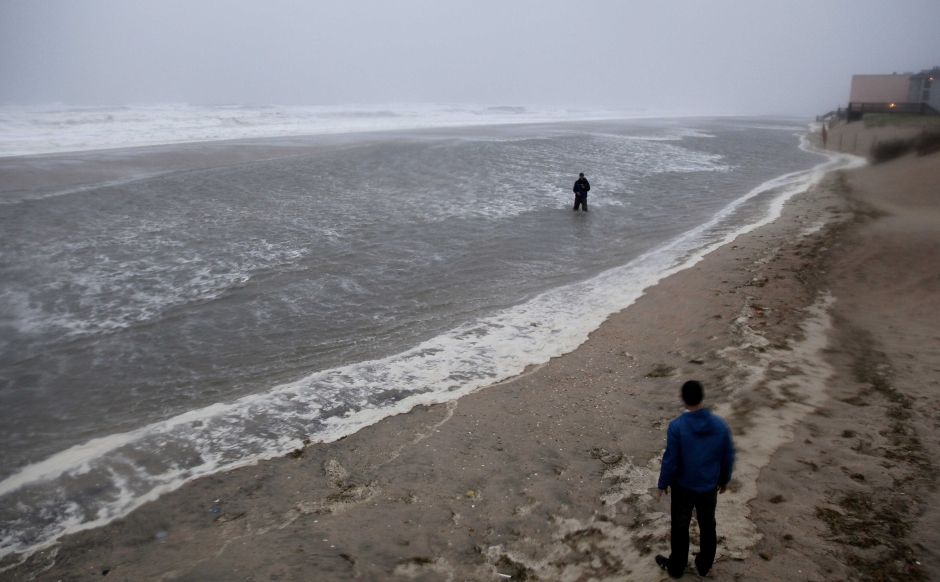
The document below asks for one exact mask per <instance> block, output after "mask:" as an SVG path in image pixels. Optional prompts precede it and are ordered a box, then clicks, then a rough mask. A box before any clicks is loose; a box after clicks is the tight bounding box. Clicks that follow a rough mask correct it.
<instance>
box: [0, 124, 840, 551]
mask: <svg viewBox="0 0 940 582" xmlns="http://www.w3.org/2000/svg"><path fill="white" fill-rule="evenodd" d="M800 147H801V149H804V150H807V144H806V142H805V140H803V142H802V143H801V146H800ZM839 157H840V156H838V155H832V154H830V159H829V160H828V161H826V162H822V163H820V164H817V165H816V166H814V167H812V168H810V169H807V170H801V171H798V172H793V173H790V174H785V175H783V176H778V177H776V178H772V179H770V180H768V181H766V182H764V183H762V184H760V185H758V186H756V187H755V188H753V189H752V190H751V191H749V192H748V193H747V194H746V195H744V196H743V197H741V198H738V199H737V200H735V201H733V202H732V203H730V204H729V205H728V206H726V207H725V208H724V209H723V210H721V211H720V212H719V213H718V214H716V215H715V217H713V218H712V219H711V220H710V221H709V222H707V223H705V224H703V225H701V226H699V227H697V228H695V229H693V230H691V231H689V232H687V233H684V234H682V235H680V236H678V237H677V238H676V239H673V240H672V241H669V242H667V243H666V244H665V245H663V246H662V247H657V249H654V250H653V251H649V252H647V253H646V254H645V255H643V256H641V257H639V258H637V259H635V260H634V261H632V262H631V263H628V264H627V265H623V266H621V267H617V268H614V269H611V270H609V271H605V272H604V273H602V274H600V275H597V276H596V277H595V278H604V277H608V278H609V276H610V274H611V273H613V272H614V271H618V270H619V271H625V272H635V273H636V274H638V275H642V276H643V277H642V278H641V279H640V282H638V283H635V284H631V285H629V286H628V289H626V290H624V291H622V292H621V295H622V296H621V297H619V299H621V300H623V301H624V302H625V303H626V304H627V305H630V304H632V303H633V302H635V301H636V298H637V297H640V296H642V295H643V294H644V293H645V292H646V291H648V290H649V289H651V288H654V287H655V285H656V284H657V282H658V281H661V280H662V279H663V278H665V277H668V276H669V275H670V274H671V273H676V272H680V271H683V270H686V269H688V268H691V267H693V266H694V265H695V264H697V263H698V262H699V261H701V260H702V258H703V257H704V256H705V255H707V254H708V253H710V252H711V251H712V250H714V249H716V248H718V247H720V246H722V245H724V244H726V243H727V242H728V241H730V240H733V239H734V238H736V237H738V236H741V235H743V234H746V233H748V232H751V231H752V230H754V229H755V228H759V227H760V226H761V225H764V224H766V223H768V222H772V221H773V220H774V219H775V217H776V216H777V215H779V212H780V211H781V208H782V207H783V205H784V204H785V202H786V200H787V199H789V197H791V196H792V195H794V193H795V192H797V191H800V190H801V189H805V188H806V187H808V184H809V183H811V182H814V181H818V179H819V178H820V176H821V172H822V171H823V168H824V167H826V166H832V165H834V164H837V163H839V162H838V161H837V160H838V159H839ZM842 157H843V158H845V156H842ZM843 163H844V162H843ZM774 189H777V193H776V194H774V198H773V201H772V203H771V204H770V206H769V208H768V209H767V211H766V214H765V215H764V216H763V217H762V218H760V219H759V220H758V221H757V222H753V223H750V224H747V225H743V226H740V227H737V228H735V230H733V231H731V232H730V233H724V232H722V231H718V232H716V233H715V234H713V235H712V236H711V237H710V238H709V239H708V240H709V241H710V242H708V243H707V244H706V245H705V246H704V247H702V248H698V246H699V244H700V242H701V241H700V242H699V243H695V244H692V245H691V246H689V248H690V249H692V252H691V254H685V253H686V249H684V246H683V245H685V244H686V243H687V242H688V241H693V242H694V241H697V240H698V238H697V236H698V235H697V234H696V233H699V232H700V231H701V232H707V231H708V230H709V228H712V227H714V226H716V225H718V224H720V223H721V217H722V216H724V215H726V214H731V213H732V212H733V209H734V208H737V207H738V206H740V205H741V204H743V203H744V202H745V201H746V200H748V199H750V198H752V197H755V196H758V195H762V194H765V193H767V192H770V191H774ZM716 237H717V238H716ZM686 239H688V241H687V240H686ZM673 247H675V249H679V250H675V249H673V250H670V249H672V248H673ZM659 255H663V257H665V259H666V262H665V263H664V261H663V258H662V257H660V258H657V257H659ZM673 255H675V256H673ZM644 257H647V258H648V259H649V260H648V261H647V262H649V261H650V260H651V261H652V263H653V265H654V266H657V265H658V266H659V269H657V270H655V272H652V271H649V269H646V270H643V269H639V270H637V268H635V265H634V263H636V264H640V263H643V259H644ZM670 257H671V258H670ZM665 264H668V265H669V266H668V267H667V268H665V269H663V268H662V267H663V265H665ZM651 273H652V274H651ZM622 278H623V277H622V276H621V277H620V279H622ZM593 280H594V279H591V280H589V281H588V282H587V284H588V285H589V286H590V284H591V281H593ZM583 284H584V283H579V284H578V285H583ZM566 288H567V287H564V288H561V290H564V289H566ZM643 289H646V291H644V290H643ZM539 297H541V295H540V296H539ZM538 299H539V298H538V297H537V298H535V299H533V300H532V301H538ZM586 303H587V305H586V306H585V307H586V308H587V309H591V308H592V306H591V305H590V304H591V303H592V302H591V301H587V302H586ZM601 303H602V304H599V305H595V306H593V307H594V308H600V309H602V310H603V311H600V312H598V313H592V315H591V317H590V318H589V319H590V320H591V322H590V323H589V324H588V325H587V328H585V329H584V330H582V331H583V335H584V338H583V339H582V338H581V335H580V333H581V332H579V333H578V334H576V335H577V337H575V338H574V339H576V340H577V344H578V345H580V344H581V343H583V342H584V341H585V340H586V339H587V337H588V335H589V334H590V333H594V331H596V329H597V325H601V324H602V323H601V322H602V321H603V320H604V319H606V318H607V317H608V316H609V315H610V314H611V313H614V312H616V311H617V310H622V309H623V308H622V307H620V308H618V307H613V308H611V305H612V304H610V301H609V300H605V301H602V302H601ZM614 304H616V302H614ZM526 305H528V304H526ZM522 307H523V308H524V307H525V305H523V306H522ZM523 310H525V309H523ZM591 311H592V312H593V311H596V309H591ZM594 320H597V322H598V323H597V324H596V325H595V324H594ZM504 323H505V322H504ZM553 327H557V326H553ZM581 327H584V326H583V325H579V328H581ZM588 328H590V329H591V330H593V331H587V329H588ZM452 333H454V332H448V334H452ZM569 335H570V334H569ZM555 343H558V342H557V341H556V342H555ZM557 347H564V346H556V348H557ZM421 350H422V346H421V345H419V346H417V347H415V348H412V349H411V350H408V351H407V352H404V353H403V354H398V355H396V356H393V357H392V358H401V357H403V356H407V355H408V354H409V353H411V352H420V351H421ZM569 352H570V349H569V348H568V347H565V348H564V353H569ZM556 357H559V356H558V355H555V356H552V358H556ZM545 363H546V362H535V363H530V364H529V366H528V368H531V367H532V366H537V367H538V366H543V365H545ZM367 364H368V363H367ZM520 371H524V370H522V368H520ZM517 378H518V376H516V375H512V374H510V375H509V376H507V377H506V378H504V380H502V381H514V380H515V379H517ZM476 384H478V385H470V386H468V387H466V388H465V389H463V390H460V391H457V392H455V393H450V392H446V393H440V392H431V393H425V394H417V395H414V396H411V397H408V398H406V399H404V400H402V401H400V402H398V403H397V404H396V405H395V406H393V407H390V408H386V409H380V410H372V409H367V410H363V411H360V412H359V413H356V414H353V415H351V416H348V418H345V419H341V420H343V422H342V423H333V424H336V426H335V427H334V430H333V432H334V433H336V434H333V435H332V436H328V437H327V438H322V437H321V438H319V439H317V442H318V443H332V442H335V441H336V440H338V439H342V438H346V437H347V436H349V435H350V434H354V433H355V432H358V431H359V430H362V428H363V427H366V426H370V425H372V424H375V423H376V422H382V421H383V420H384V419H386V418H389V417H391V416H395V415H399V414H403V413H407V412H408V410H410V409H412V408H413V407H415V406H427V405H437V404H442V403H444V402H447V401H451V400H456V399H458V398H461V397H463V396H466V395H467V394H469V393H473V392H476V391H479V390H482V389H483V388H487V387H489V386H492V385H493V384H492V383H490V382H487V383H486V384H483V383H480V382H476ZM497 384H499V382H497ZM285 387H287V388H289V387H290V386H285ZM255 398H256V397H255V396H251V397H247V398H244V399H240V400H239V401H236V402H232V403H229V404H225V405H221V406H222V407H223V408H226V409H228V408H237V407H238V406H239V403H240V402H241V401H242V400H245V401H246V402H251V401H253V400H254V399H255ZM219 407H220V405H212V406H210V407H209V409H212V410H215V409H218V408H219ZM200 418H201V416H200V410H192V411H189V412H187V413H184V414H182V415H180V416H177V417H173V418H171V419H168V420H166V421H164V422H161V423H157V424H156V425H148V426H146V427H142V428H140V429H138V430H135V431H133V432H131V433H124V434H115V435H109V436H108V437H103V438H98V439H94V440H92V441H89V442H88V443H85V444H82V445H78V446H75V447H71V448H69V449H67V450H65V451H62V452H61V453H58V454H56V455H53V456H52V457H50V458H48V459H46V460H44V461H41V462H39V463H36V464H34V465H31V466H30V467H28V469H29V471H28V472H26V473H18V474H15V475H12V476H10V477H9V478H8V479H6V480H4V481H3V482H2V483H0V485H2V486H3V489H4V491H11V490H13V489H15V488H17V487H18V486H20V485H22V484H23V483H25V482H34V481H36V480H39V479H42V478H43V476H46V477H48V476H54V475H58V474H61V473H62V472H65V471H69V470H75V469H76V468H77V467H80V466H84V464H85V463H86V462H87V461H88V460H89V459H91V458H97V457H98V456H100V455H101V454H103V452H102V451H108V450H112V449H116V448H119V447H121V446H122V445H124V444H127V443H128V442H131V441H135V439H137V437H135V435H145V436H146V435H149V434H150V433H151V432H154V431H156V432H160V431H159V430H158V429H159V428H160V427H161V426H163V425H167V426H174V425H177V424H185V423H187V422H195V421H199V419H200ZM339 424H342V425H343V426H339ZM347 425H348V426H347ZM344 427H345V428H344ZM337 429H338V430H339V431H340V432H336V430H337ZM148 440H153V439H152V438H149V439H148ZM300 440H301V439H300V438H298V439H297V440H296V441H295V442H291V443H290V445H289V446H288V447H286V448H285V447H282V448H281V450H280V451H279V452H274V453H270V454H267V453H266V454H263V455H258V456H257V457H255V458H253V459H247V460H243V461H240V462H238V463H235V464H234V465H232V466H229V467H226V468H224V469H217V468H214V469H212V470H211V471H207V472H202V471H200V472H197V476H196V477H195V478H196V479H198V478H203V477H208V476H212V475H213V474H215V473H218V472H219V471H220V470H221V471H231V470H234V469H236V468H239V467H244V466H252V465H254V464H256V463H258V462H260V461H264V460H270V459H272V458H276V457H279V456H282V455H284V454H287V453H289V452H290V451H291V450H293V449H294V448H295V447H303V445H302V444H301V443H300ZM192 480H194V478H193V477H189V478H186V479H185V481H184V482H173V483H162V482H161V483H160V484H158V486H157V487H155V488H154V490H153V491H151V492H149V493H147V494H146V495H143V496H140V497H139V498H138V499H136V500H134V502H133V503H132V504H131V505H125V506H124V507H118V506H115V507H107V508H106V510H107V511H108V512H109V514H110V515H109V516H106V517H105V518H103V519H102V520H95V521H94V522H87V523H83V524H77V526H76V525H73V526H71V531H69V532H68V533H69V534H71V533H75V532H77V531H83V530H87V529H91V528H94V527H103V526H106V525H107V523H109V522H110V521H113V520H114V519H120V518H121V517H122V516H123V515H126V514H127V513H129V512H130V511H134V510H136V508H137V507H139V506H140V505H141V504H144V503H149V502H151V501H153V500H154V499H157V498H159V497H160V496H162V495H165V494H167V493H168V492H171V491H174V490H176V489H177V488H178V487H180V486H182V485H185V483H186V482H190V481H192ZM122 500H123V496H122ZM127 507H131V509H129V510H128V509H126V508H127ZM117 512H119V513H117ZM59 535H61V534H59ZM59 535H56V537H59ZM41 547H42V546H41ZM33 551H35V550H33Z"/></svg>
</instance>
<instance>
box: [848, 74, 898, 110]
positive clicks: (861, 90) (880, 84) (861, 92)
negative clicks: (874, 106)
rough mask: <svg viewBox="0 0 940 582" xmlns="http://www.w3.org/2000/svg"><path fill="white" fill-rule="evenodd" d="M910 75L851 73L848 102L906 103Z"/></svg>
mask: <svg viewBox="0 0 940 582" xmlns="http://www.w3.org/2000/svg"><path fill="white" fill-rule="evenodd" d="M910 93H911V75H910V74H904V75H898V74H897V73H895V74H893V75H852V90H851V91H850V92H849V103H907V98H908V95H910Z"/></svg>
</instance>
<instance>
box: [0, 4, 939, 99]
mask: <svg viewBox="0 0 940 582" xmlns="http://www.w3.org/2000/svg"><path fill="white" fill-rule="evenodd" d="M938 26H940V1H938V0H890V1H889V0H884V1H873V0H852V1H849V0H838V1H836V0H831V1H830V0H812V1H810V0H792V1H789V0H776V1H763V0H741V1H727V0H711V1H709V0H674V1H668V0H664V1H614V0H580V1H577V2H573V1H561V0H542V1H513V0H499V1H490V0H482V1H480V0H473V1H464V2H449V1H446V0H428V1H425V0H403V1H391V0H343V1H335V2H325V1H324V2H320V1H304V2H300V1H288V0H266V1H264V2H261V1H258V2H248V1H241V0H227V1H224V2H223V1H217V2H214V1H202V2H200V1H197V0H186V1H175V0H170V1H168V0H160V1H149V0H134V1H124V0H117V1H83V0H76V1H67V2H66V1H58V0H43V1H29V0H22V1H21V0H0V103H3V104H31V103H50V102H63V103H67V104H76V105H95V104H108V105H118V104H141V103H170V102H172V103H190V104H229V103H238V104H268V103H272V104H284V105H337V104H347V103H392V102H395V103H402V102H438V103H441V102H460V103H482V104H509V105H516V104H519V105H525V104H542V105H561V106H576V107H606V108H616V109H645V110H653V111H671V112H676V113H703V114H713V113H718V114H721V113H782V114H800V115H811V114H815V113H824V112H825V111H828V110H829V109H832V108H833V107H835V106H837V105H839V104H844V103H845V101H846V100H847V98H848V91H849V82H850V78H851V75H852V74H853V73H880V72H888V73H890V72H892V71H898V72H901V71H910V70H920V69H924V68H928V67H931V66H934V65H940V30H938Z"/></svg>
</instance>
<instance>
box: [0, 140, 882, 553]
mask: <svg viewBox="0 0 940 582" xmlns="http://www.w3.org/2000/svg"><path fill="white" fill-rule="evenodd" d="M802 147H804V148H806V147H807V146H806V143H805V140H804V143H803V145H802ZM827 155H828V156H829V161H827V162H825V163H823V164H820V165H818V166H816V167H815V168H813V169H811V170H807V171H801V172H794V173H790V174H787V175H784V176H781V177H778V178H774V179H772V180H769V181H767V182H765V183H763V184H761V185H760V186H758V187H757V188H754V189H753V190H751V191H750V192H749V193H747V194H746V195H745V196H743V197H741V198H739V199H738V200H736V201H734V202H732V203H731V204H729V205H727V206H726V207H725V208H724V209H722V210H721V211H720V212H718V213H717V214H716V215H714V216H713V217H712V218H711V219H710V220H709V221H708V222H706V223H705V224H702V225H700V226H698V227H696V228H694V229H692V230H690V231H688V232H686V233H684V234H682V235H681V236H678V237H676V238H674V239H673V240H671V241H669V242H668V243H666V244H664V245H662V246H660V247H658V248H656V249H653V250H651V251H649V252H647V253H645V254H643V255H642V256H640V257H638V258H636V259H635V260H633V261H631V262H630V263H628V264H626V265H624V266H621V267H617V268H614V269H610V270H608V271H606V272H604V273H602V274H600V275H599V276H597V277H594V278H592V279H590V280H588V281H584V282H581V283H577V284H573V285H568V286H565V287H561V288H559V289H555V290H552V291H550V292H547V293H544V294H541V295H539V296H537V297H534V298H533V299H531V300H529V301H527V302H526V303H523V304H521V305H518V306H515V307H512V308H509V309H506V310H504V311H502V312H500V313H497V314H495V315H493V316H490V317H487V318H484V319H482V320H479V321H476V322H473V323H472V324H467V325H463V326H460V327H458V328H456V329H454V330H452V331H450V332H447V333H445V334H443V335H440V336H438V337H436V338H433V339H430V340H428V341H425V342H423V343H421V344H420V345H418V346H416V347H414V348H413V349H410V350H408V351H406V352H404V353H401V354H398V355H395V356H391V357H388V358H385V359H382V360H376V361H368V362H360V363H356V364H352V365H348V366H343V367H340V368H334V369H330V370H325V371H321V372H317V373H315V374H312V375H310V376H308V377H306V378H303V379H301V380H299V381H297V382H293V383H290V384H285V385H282V386H279V387H277V388H275V389H273V390H271V391H269V392H267V393H263V394H255V395H251V396H246V397H244V398H241V399H239V400H237V401H235V402H231V403H226V404H214V405H212V406H209V407H206V408H203V409H199V410H192V411H189V412H186V413H184V414H180V415H178V416H176V417H173V418H171V419H168V420H165V421H162V422H158V423H155V424H152V425H149V426H146V427H143V428H140V429H138V430H135V431H132V432H128V433H124V434H117V435H112V436H109V437H106V438H101V439H94V440H92V441H90V442H88V443H85V444H83V445H78V446H75V447H72V448H70V449H68V450H66V451H63V452H61V453H58V454H56V455H53V456H52V457H49V458H48V459H46V460H44V461H41V462H38V463H34V464H32V465H29V466H26V467H24V468H23V469H21V470H20V471H19V472H18V473H16V474H14V475H11V476H10V477H8V478H6V479H4V480H3V481H2V482H0V499H2V500H3V503H4V505H5V506H6V507H8V508H16V512H17V516H13V518H12V519H9V520H8V521H7V523H5V524H4V525H2V526H0V557H2V556H5V555H8V554H10V553H11V552H31V551H35V550H36V549H39V548H41V547H45V546H48V545H49V544H50V543H52V542H54V540H55V539H57V538H58V537H60V536H62V535H64V534H66V533H71V532H75V531H79V530H83V529H88V528H91V527H96V526H99V525H102V524H104V523H107V522H108V521H110V520H112V519H116V518H118V517H120V516H123V515H126V514H127V513H128V512H130V511H132V510H133V509H135V508H136V507H138V506H140V505H141V504H143V503H145V502H147V501H149V500H152V499H155V498H157V497H159V496H160V495H162V494H163V493H166V492H168V491H172V490H174V489H176V488H178V487H180V486H181V485H183V484H184V483H186V482H187V481H190V480H192V479H195V478H197V477H200V476H202V475H206V474H210V473H213V472H216V471H219V470H227V469H231V468H234V467H238V466H242V465H246V464H251V463H255V462H257V461H259V460H262V459H266V458H271V457H274V456H278V455H282V454H284V453H286V452H288V451H290V450H291V449H293V448H295V447H297V446H298V445H299V443H300V441H301V440H302V439H304V438H312V439H313V440H315V441H318V442H331V441H334V440H336V439H339V438H341V437H343V436H345V435H348V434H352V433H354V432H356V431H358V430H360V429H361V428H363V427H365V426H369V425H371V424H374V423H376V422H378V421H380V420H381V419H383V418H386V417H388V416H391V415H395V414H400V413H404V412H407V411H408V410H410V409H411V408H413V407H414V406H415V405H419V404H436V403H443V402H447V401H451V400H454V399H457V398H459V397H461V396H463V395H466V394H469V393H471V392H473V391H475V390H478V389H480V388H482V387H484V386H488V385H491V384H493V383H495V382H498V381H500V380H503V379H505V378H509V377H511V376H514V375H517V374H519V373H521V372H522V371H523V370H524V369H525V368H526V366H529V365H532V364H539V363H544V362H547V361H548V360H549V359H550V358H552V357H556V356H559V355H562V354H564V353H567V352H570V351H572V350H574V349H575V348H576V347H577V346H579V345H580V344H582V343H583V342H584V341H585V340H586V339H587V338H588V334H589V333H590V332H591V331H593V330H594V329H596V328H597V327H598V326H599V325H600V324H601V323H602V322H603V321H604V320H605V319H606V318H607V317H608V316H609V315H610V314H612V313H614V312H616V311H619V310H621V309H623V308H625V307H627V306H629V305H630V304H631V303H633V302H634V301H635V300H636V299H637V298H638V297H640V295H641V294H642V293H643V290H644V289H645V288H647V287H649V286H651V285H654V284H655V283H657V282H658V281H659V280H661V279H662V278H664V277H666V276H668V275H670V274H672V273H675V272H677V271H680V270H682V269H686V268H688V267H690V266H692V265H694V264H696V263H697V262H698V261H699V260H701V259H702V258H703V257H704V255H706V254H707V253H708V252H710V251H712V250H714V249H715V248H717V247H719V246H721V245H723V244H726V243H728V242H730V241H732V240H734V238H736V237H737V236H739V235H740V234H743V233H745V232H748V231H750V230H753V229H754V228H757V227H759V226H761V225H763V224H767V223H769V222H771V221H773V220H774V219H776V218H777V217H778V216H779V215H780V212H781V210H782V207H783V205H784V203H785V202H786V200H788V199H789V198H790V197H792V196H793V195H795V194H797V193H800V192H804V191H806V190H807V189H808V188H809V187H810V186H812V185H813V184H814V183H816V182H817V181H818V180H819V179H820V178H821V177H822V175H823V174H824V173H825V172H827V171H829V170H832V169H835V168H848V167H854V166H858V165H861V164H863V163H864V161H863V160H861V159H860V158H856V157H854V156H848V155H844V154H836V153H829V152H827ZM757 196H767V197H770V198H771V201H770V203H769V205H768V206H767V211H766V212H765V213H764V214H763V216H762V217H761V218H760V219H759V220H757V221H754V222H751V223H749V224H746V225H744V226H738V225H737V222H736V221H735V220H734V216H735V213H736V212H737V211H738V210H739V209H741V207H742V205H744V204H745V203H746V202H747V201H748V200H751V199H753V198H755V197H757ZM575 299H576V300H575ZM92 487H94V488H98V490H100V491H101V494H100V495H98V496H97V497H95V498H94V499H89V497H88V496H86V495H80V494H79V493H80V492H81V491H87V490H88V489H89V488H92ZM40 517H42V519H40Z"/></svg>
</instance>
